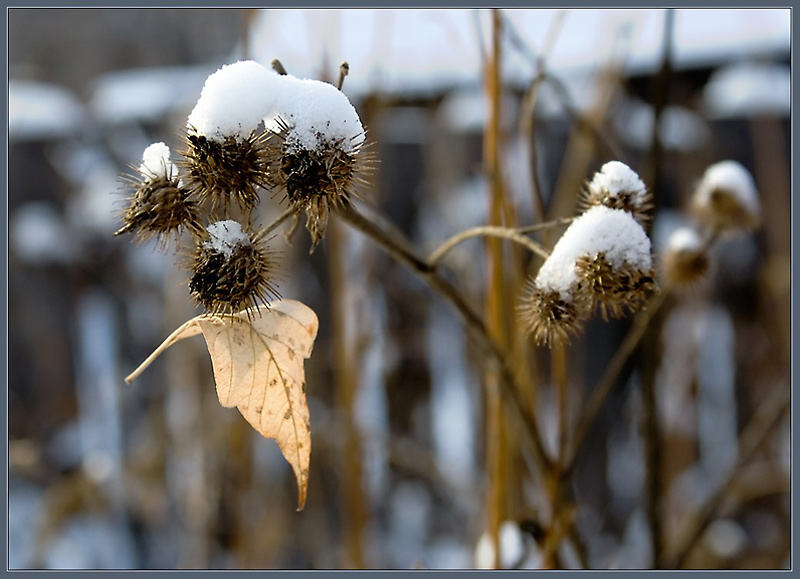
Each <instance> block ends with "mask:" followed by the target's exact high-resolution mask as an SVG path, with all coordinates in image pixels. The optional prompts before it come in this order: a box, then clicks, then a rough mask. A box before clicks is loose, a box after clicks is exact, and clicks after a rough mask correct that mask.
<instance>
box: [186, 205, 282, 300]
mask: <svg viewBox="0 0 800 579" xmlns="http://www.w3.org/2000/svg"><path fill="white" fill-rule="evenodd" d="M191 269H192V276H191V278H190V279H189V290H190V292H191V295H192V297H193V298H194V299H195V300H196V301H197V302H198V303H199V304H201V305H202V306H203V307H204V308H205V309H206V312H207V313H209V314H214V315H232V314H235V313H237V312H240V311H242V310H247V311H248V313H249V312H250V311H251V310H252V309H253V308H254V307H255V306H257V305H258V304H259V303H262V304H266V303H267V300H268V298H269V297H274V298H278V297H279V295H278V292H277V291H276V289H275V287H274V285H273V282H272V273H273V270H274V255H273V254H272V253H271V252H270V251H269V249H268V248H267V247H266V244H265V240H264V239H263V234H261V233H260V232H259V233H252V232H250V231H247V230H245V229H243V228H242V226H241V225H240V224H239V223H238V222H237V221H233V220H225V221H218V222H216V223H213V224H211V225H209V226H208V228H207V229H206V232H205V234H204V235H203V236H202V237H201V238H200V239H198V241H197V245H196V247H195V250H194V254H193V256H192V262H191Z"/></svg>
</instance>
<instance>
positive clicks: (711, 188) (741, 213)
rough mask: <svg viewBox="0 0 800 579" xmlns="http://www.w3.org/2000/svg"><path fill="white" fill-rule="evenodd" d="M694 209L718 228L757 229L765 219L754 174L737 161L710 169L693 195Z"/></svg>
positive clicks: (724, 162)
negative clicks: (762, 215)
mask: <svg viewBox="0 0 800 579" xmlns="http://www.w3.org/2000/svg"><path fill="white" fill-rule="evenodd" d="M692 210H693V212H694V214H695V215H696V216H697V218H698V219H699V220H700V221H702V222H703V223H705V224H706V225H709V226H710V227H712V228H714V229H716V230H718V231H729V232H730V231H736V230H749V229H753V228H755V227H757V226H758V224H759V222H760V219H761V208H760V205H759V202H758V191H757V190H756V185H755V182H754V181H753V177H752V175H750V172H749V171H748V170H747V169H745V168H744V166H743V165H742V164H741V163H738V162H736V161H721V162H719V163H715V164H714V165H711V166H710V167H708V169H706V171H705V173H704V174H703V178H702V179H701V180H700V183H699V184H698V186H697V188H696V189H695V193H694V196H693V197H692Z"/></svg>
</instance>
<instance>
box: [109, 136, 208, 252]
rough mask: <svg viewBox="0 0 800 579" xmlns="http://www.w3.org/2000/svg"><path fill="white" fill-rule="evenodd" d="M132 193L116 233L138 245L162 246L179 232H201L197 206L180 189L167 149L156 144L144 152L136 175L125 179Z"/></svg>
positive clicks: (176, 173) (186, 190) (187, 194)
mask: <svg viewBox="0 0 800 579" xmlns="http://www.w3.org/2000/svg"><path fill="white" fill-rule="evenodd" d="M125 179H126V180H127V181H129V182H130V184H131V186H132V188H133V190H134V193H133V195H132V196H131V197H130V199H129V203H128V207H127V208H126V209H125V211H124V212H123V214H122V220H123V223H124V225H123V226H122V227H121V228H120V229H119V230H118V231H117V232H116V235H120V234H122V233H135V234H136V238H137V239H138V240H139V241H144V240H146V239H149V238H151V237H159V238H160V243H161V245H162V246H163V245H165V244H166V242H167V239H168V237H169V236H170V235H175V237H178V236H179V235H180V232H181V230H183V229H188V230H190V231H192V232H198V231H200V230H201V226H200V219H199V215H198V211H197V207H196V204H195V202H194V200H193V199H192V197H191V194H190V191H189V190H188V189H187V188H185V187H184V186H183V183H182V181H181V180H180V179H179V176H178V171H177V168H176V167H175V165H174V164H173V163H172V162H171V161H170V159H169V148H168V147H167V146H166V145H165V144H164V143H155V144H153V145H150V146H149V147H147V149H145V151H144V154H143V155H142V163H141V165H140V166H139V168H138V170H137V174H136V175H132V176H126V177H125Z"/></svg>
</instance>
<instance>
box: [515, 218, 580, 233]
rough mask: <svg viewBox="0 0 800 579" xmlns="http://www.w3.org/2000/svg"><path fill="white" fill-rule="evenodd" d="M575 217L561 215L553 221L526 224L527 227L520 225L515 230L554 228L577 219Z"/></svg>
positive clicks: (519, 231) (523, 231)
mask: <svg viewBox="0 0 800 579" xmlns="http://www.w3.org/2000/svg"><path fill="white" fill-rule="evenodd" d="M575 219H576V218H575V217H559V218H558V219H553V220H552V221H545V222H544V223H536V224H534V225H526V226H525V227H518V228H517V229H515V230H514V231H516V232H517V233H534V232H535V231H542V230H544V229H553V228H554V227H559V226H561V225H569V224H570V223H572V222H573V221H575Z"/></svg>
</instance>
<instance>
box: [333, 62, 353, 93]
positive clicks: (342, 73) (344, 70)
mask: <svg viewBox="0 0 800 579" xmlns="http://www.w3.org/2000/svg"><path fill="white" fill-rule="evenodd" d="M349 72H350V65H349V64H348V63H346V62H343V63H342V64H341V65H340V66H339V82H337V83H336V88H338V89H339V90H342V85H343V84H344V77H346V76H347V74H348V73H349Z"/></svg>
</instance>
